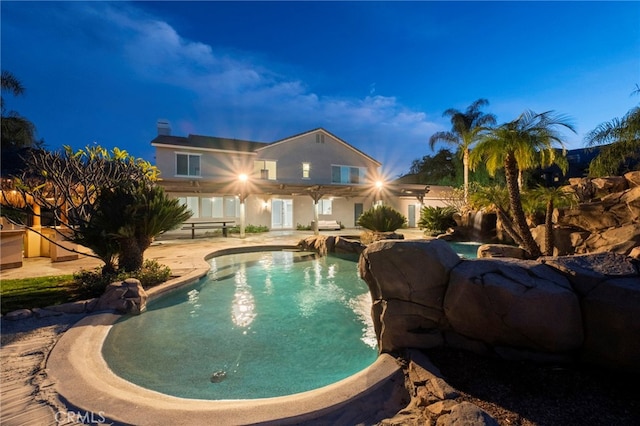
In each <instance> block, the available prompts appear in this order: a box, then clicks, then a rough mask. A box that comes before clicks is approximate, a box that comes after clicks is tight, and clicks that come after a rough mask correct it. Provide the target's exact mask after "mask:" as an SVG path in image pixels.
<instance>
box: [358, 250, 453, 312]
mask: <svg viewBox="0 0 640 426" xmlns="http://www.w3.org/2000/svg"><path fill="white" fill-rule="evenodd" d="M461 261H462V259H460V256H458V255H457V254H456V252H455V251H454V250H453V249H452V248H451V246H449V244H448V243H446V242H445V241H442V240H437V239H434V240H383V241H378V242H375V243H373V244H370V245H369V246H368V247H367V248H366V250H365V251H364V252H362V256H360V260H359V264H358V268H359V270H360V276H361V277H362V279H364V280H365V281H366V282H367V284H368V286H369V289H370V291H371V296H372V297H373V299H374V300H376V299H386V300H389V299H398V300H410V301H412V302H414V303H418V304H421V305H424V306H429V307H433V308H441V307H442V301H443V299H444V293H445V290H446V287H447V282H448V279H449V273H450V272H451V269H453V267H454V266H456V265H457V264H458V263H460V262H461Z"/></svg>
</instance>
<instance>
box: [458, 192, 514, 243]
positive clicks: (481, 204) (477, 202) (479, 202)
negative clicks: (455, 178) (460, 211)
mask: <svg viewBox="0 0 640 426" xmlns="http://www.w3.org/2000/svg"><path fill="white" fill-rule="evenodd" d="M470 203H471V206H472V207H473V208H477V209H485V211H489V212H495V213H496V215H497V216H498V223H499V226H501V227H502V229H503V230H504V231H505V232H506V233H507V235H508V236H509V237H510V238H511V239H512V240H513V241H514V242H515V243H516V244H518V245H519V246H520V245H522V239H521V238H520V235H518V233H517V232H516V231H515V229H514V228H513V221H512V220H511V218H510V217H509V193H508V192H507V189H506V188H505V187H504V186H500V185H493V186H479V187H477V188H476V190H475V191H473V193H472V194H471V196H470Z"/></svg>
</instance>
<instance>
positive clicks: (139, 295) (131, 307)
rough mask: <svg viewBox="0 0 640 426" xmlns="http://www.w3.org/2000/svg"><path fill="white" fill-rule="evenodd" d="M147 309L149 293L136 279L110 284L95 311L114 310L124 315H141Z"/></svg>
mask: <svg viewBox="0 0 640 426" xmlns="http://www.w3.org/2000/svg"><path fill="white" fill-rule="evenodd" d="M146 308H147V292H145V291H144V288H142V284H141V283H140V281H139V280H137V279H135V278H127V279H126V280H124V281H122V282H113V283H111V284H109V285H108V286H107V288H106V290H105V291H104V293H103V294H102V296H100V298H99V299H98V303H97V305H96V307H95V308H94V309H93V310H94V311H111V310H114V311H116V312H118V313H123V314H140V313H142V312H144V311H145V310H146Z"/></svg>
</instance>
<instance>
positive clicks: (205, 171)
mask: <svg viewBox="0 0 640 426" xmlns="http://www.w3.org/2000/svg"><path fill="white" fill-rule="evenodd" d="M151 145H152V146H153V147H154V148H155V162H156V166H157V167H158V168H159V170H160V173H161V175H160V176H161V181H160V182H159V183H160V185H162V186H163V187H164V188H165V190H166V191H167V193H168V194H169V195H171V196H173V197H177V198H179V199H180V200H181V201H182V202H183V203H184V204H186V205H187V206H189V208H190V209H191V211H192V212H193V217H192V219H191V221H215V220H229V221H236V223H240V220H241V218H242V219H244V223H245V224H251V225H263V226H267V227H268V228H270V229H272V230H276V229H296V228H297V227H298V226H312V224H313V223H316V224H317V223H327V222H330V221H337V222H338V223H339V224H341V225H342V227H344V228H354V227H356V222H357V219H358V217H359V216H360V215H361V214H362V212H364V211H365V210H367V209H369V208H370V207H372V206H373V205H375V204H376V203H384V204H388V205H391V206H393V207H394V208H396V209H397V210H398V211H400V212H401V213H402V214H403V215H405V216H406V217H407V218H408V226H409V227H415V226H416V224H417V221H418V220H419V215H420V208H421V207H422V206H423V205H432V206H441V205H444V204H443V202H442V194H443V193H444V192H446V191H447V190H450V188H448V187H434V186H431V187H426V186H425V185H412V184H402V185H401V184H395V183H393V182H383V180H382V176H381V174H380V169H381V167H382V164H381V163H380V162H379V161H377V160H375V159H374V158H371V157H370V156H369V155H367V154H366V153H364V152H362V151H360V150H358V149H356V148H355V147H353V146H351V145H349V144H348V143H347V142H345V141H344V140H342V139H340V138H339V137H337V136H335V135H333V134H331V133H330V132H328V131H327V130H325V129H322V128H318V129H314V130H309V131H307V132H304V133H301V134H297V135H293V136H290V137H288V138H285V139H281V140H278V141H274V142H271V143H264V142H252V141H246V140H237V139H228V138H219V137H212V136H198V135H188V136H186V137H183V136H173V135H171V132H170V129H169V126H168V123H166V122H160V121H159V122H158V136H157V137H156V138H155V139H153V140H152V141H151ZM243 210H244V211H243Z"/></svg>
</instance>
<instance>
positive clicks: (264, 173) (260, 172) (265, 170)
mask: <svg viewBox="0 0 640 426" xmlns="http://www.w3.org/2000/svg"><path fill="white" fill-rule="evenodd" d="M253 171H254V172H255V174H256V175H257V176H260V179H264V180H276V162H275V161H267V160H256V161H254V162H253Z"/></svg>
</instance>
